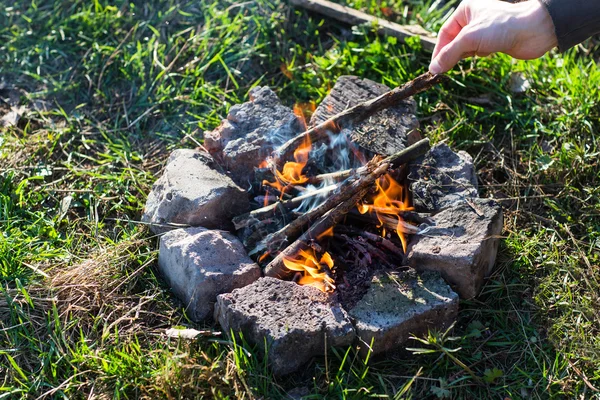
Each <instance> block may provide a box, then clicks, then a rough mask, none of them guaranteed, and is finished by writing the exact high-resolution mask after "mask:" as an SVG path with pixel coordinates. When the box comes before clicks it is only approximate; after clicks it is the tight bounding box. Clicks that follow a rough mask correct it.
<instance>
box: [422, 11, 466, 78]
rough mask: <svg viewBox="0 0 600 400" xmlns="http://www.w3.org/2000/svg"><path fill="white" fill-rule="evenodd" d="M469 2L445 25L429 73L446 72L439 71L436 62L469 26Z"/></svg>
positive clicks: (455, 12)
mask: <svg viewBox="0 0 600 400" xmlns="http://www.w3.org/2000/svg"><path fill="white" fill-rule="evenodd" d="M468 4H469V3H468V1H463V2H462V3H461V4H460V5H459V6H458V8H457V9H456V11H454V13H453V14H452V15H451V16H450V18H449V19H448V20H447V21H446V22H445V23H444V25H443V26H442V28H441V29H440V31H439V33H438V40H437V43H436V45H435V48H434V50H433V55H432V56H431V64H430V65H429V71H430V72H431V73H441V72H446V71H440V72H436V71H438V70H439V69H440V68H439V65H438V64H439V63H437V62H435V61H436V58H437V57H438V55H439V54H440V52H441V51H442V50H443V49H444V48H446V47H447V46H448V45H449V44H450V43H452V42H453V41H454V40H455V39H456V37H457V36H458V35H459V34H460V32H461V31H462V29H463V28H464V27H465V26H466V25H467V22H468V21H467V11H468V10H467V9H466V7H468Z"/></svg>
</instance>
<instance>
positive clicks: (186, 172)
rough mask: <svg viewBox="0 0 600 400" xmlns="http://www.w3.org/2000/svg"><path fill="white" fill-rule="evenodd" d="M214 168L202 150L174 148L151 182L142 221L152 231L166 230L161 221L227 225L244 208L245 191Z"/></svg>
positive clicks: (210, 226) (228, 225)
mask: <svg viewBox="0 0 600 400" xmlns="http://www.w3.org/2000/svg"><path fill="white" fill-rule="evenodd" d="M216 168H217V165H216V164H215V162H214V160H213V159H212V157H211V156H210V155H209V154H207V153H205V152H204V153H201V152H198V151H195V150H189V149H182V150H175V151H174V152H173V153H172V154H171V156H170V157H169V160H168V162H167V166H166V168H165V170H164V172H163V175H162V176H161V177H160V178H159V179H158V180H157V181H156V183H155V184H154V185H153V186H152V192H150V194H149V195H148V200H147V201H146V207H145V210H144V215H143V216H142V221H144V222H148V223H150V224H152V225H151V226H150V228H151V229H152V231H153V232H155V233H161V232H164V231H166V230H167V229H168V227H167V226H163V225H161V224H169V223H173V224H185V225H191V226H203V227H205V228H216V229H228V228H230V227H231V219H232V218H233V217H234V216H236V215H239V214H242V213H244V212H245V211H247V210H248V208H249V206H250V205H249V200H248V194H247V193H246V191H244V190H243V189H241V188H240V187H239V186H237V185H236V184H235V183H234V182H233V181H232V180H231V178H229V177H228V176H227V175H225V174H224V173H222V172H220V171H218V170H217V169H216Z"/></svg>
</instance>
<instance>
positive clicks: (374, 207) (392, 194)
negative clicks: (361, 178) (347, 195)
mask: <svg viewBox="0 0 600 400" xmlns="http://www.w3.org/2000/svg"><path fill="white" fill-rule="evenodd" d="M357 208H358V211H359V212H360V213H361V214H366V213H368V212H371V213H372V212H375V214H376V215H377V219H379V225H378V227H379V228H382V236H385V234H386V231H385V226H386V222H387V221H386V220H388V221H389V219H390V217H392V218H394V219H395V220H396V221H398V222H397V228H396V233H397V234H398V237H399V238H400V241H401V242H402V248H403V249H404V251H405V252H406V236H405V235H404V232H403V231H404V229H403V228H402V223H403V221H402V218H401V217H400V215H399V214H400V211H407V210H413V207H409V206H408V190H407V189H406V188H404V187H403V186H402V185H400V184H399V183H398V182H396V181H395V180H394V179H393V178H392V177H391V176H390V175H385V176H383V177H381V179H379V180H378V181H377V193H376V194H375V197H374V198H373V200H372V203H371V204H358V206H357Z"/></svg>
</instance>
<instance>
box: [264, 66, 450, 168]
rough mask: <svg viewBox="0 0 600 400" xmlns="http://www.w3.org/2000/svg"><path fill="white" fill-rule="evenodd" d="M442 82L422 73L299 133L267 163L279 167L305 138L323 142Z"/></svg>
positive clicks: (437, 78)
mask: <svg viewBox="0 0 600 400" xmlns="http://www.w3.org/2000/svg"><path fill="white" fill-rule="evenodd" d="M444 79H445V76H444V75H432V74H430V73H429V72H426V73H424V74H422V75H419V76H418V77H417V78H415V79H413V80H412V81H410V82H407V83H405V84H404V85H402V86H398V87H397V88H394V89H392V90H390V91H389V92H386V93H384V94H382V95H380V96H378V97H376V98H374V99H371V100H368V101H365V102H363V103H359V104H357V105H355V106H354V107H351V108H348V109H346V110H344V111H342V112H341V113H339V114H337V115H334V116H333V117H331V118H329V119H328V120H326V121H324V122H322V123H320V124H319V125H316V126H314V127H313V128H310V129H309V130H307V131H306V132H303V133H301V134H300V135H298V136H296V137H295V138H292V139H290V140H288V141H287V142H286V143H284V144H283V146H281V147H279V148H278V149H277V150H276V151H274V152H273V159H272V160H271V162H272V164H273V166H274V167H275V168H278V167H281V165H282V164H283V162H285V161H287V160H289V159H290V158H291V157H292V156H293V154H294V151H295V150H296V149H297V148H298V147H299V146H300V145H301V144H302V143H304V141H305V140H306V138H307V137H309V138H310V141H311V142H312V143H314V142H317V141H320V140H324V139H326V138H327V137H328V136H327V130H330V129H331V128H332V127H336V129H337V128H344V127H348V126H350V125H351V124H352V123H355V122H358V121H363V120H365V119H366V118H368V117H370V116H371V115H373V114H375V113H376V112H377V111H380V110H383V109H385V108H388V107H390V106H392V105H394V104H396V103H398V102H399V101H402V100H404V99H407V98H409V97H410V96H413V95H415V94H418V93H421V92H423V91H424V90H427V89H429V88H431V87H432V86H434V85H436V84H438V83H440V82H442V81H443V80H444Z"/></svg>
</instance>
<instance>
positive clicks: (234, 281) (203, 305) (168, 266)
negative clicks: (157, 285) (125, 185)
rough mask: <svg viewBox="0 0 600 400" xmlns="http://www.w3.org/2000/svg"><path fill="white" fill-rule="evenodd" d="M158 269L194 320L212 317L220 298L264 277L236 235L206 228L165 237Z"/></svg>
mask: <svg viewBox="0 0 600 400" xmlns="http://www.w3.org/2000/svg"><path fill="white" fill-rule="evenodd" d="M158 268H159V270H160V272H161V273H162V275H163V276H164V277H165V279H166V281H167V283H168V284H169V286H170V287H171V288H172V290H173V292H174V293H175V295H176V296H177V297H178V298H179V299H180V300H181V301H182V302H183V303H184V304H185V305H186V309H187V314H188V315H189V316H190V318H191V319H193V320H194V321H201V320H203V319H206V318H208V317H211V316H212V314H213V309H214V304H215V301H216V299H217V295H219V294H221V293H227V292H230V291H232V290H233V289H236V288H241V287H244V286H246V285H249V284H251V283H252V282H254V281H256V280H257V279H258V278H260V275H261V272H260V268H259V266H258V265H256V264H255V263H254V261H252V260H251V259H250V258H249V257H248V255H247V254H246V251H245V250H244V246H242V244H241V243H240V241H239V240H238V239H237V238H236V237H235V236H233V235H232V234H230V233H228V232H223V231H214V230H208V229H205V228H187V229H176V230H173V231H170V232H168V233H166V234H164V235H163V236H162V237H161V239H160V250H159V254H158Z"/></svg>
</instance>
